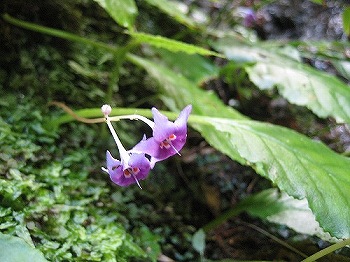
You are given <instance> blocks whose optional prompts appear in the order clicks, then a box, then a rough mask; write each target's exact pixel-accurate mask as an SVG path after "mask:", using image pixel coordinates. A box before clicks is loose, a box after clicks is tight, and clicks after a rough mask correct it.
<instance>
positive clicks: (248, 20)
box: [243, 8, 257, 27]
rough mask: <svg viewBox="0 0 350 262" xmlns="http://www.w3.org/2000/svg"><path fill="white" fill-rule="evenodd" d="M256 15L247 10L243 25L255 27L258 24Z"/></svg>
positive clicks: (252, 11)
mask: <svg viewBox="0 0 350 262" xmlns="http://www.w3.org/2000/svg"><path fill="white" fill-rule="evenodd" d="M256 20H257V17H256V14H255V12H254V10H252V9H250V8H247V9H246V10H245V12H244V19H243V25H244V26H245V27H254V26H255V24H256Z"/></svg>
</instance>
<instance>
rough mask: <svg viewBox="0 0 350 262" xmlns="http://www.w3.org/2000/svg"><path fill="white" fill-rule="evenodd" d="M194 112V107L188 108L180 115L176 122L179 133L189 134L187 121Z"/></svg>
mask: <svg viewBox="0 0 350 262" xmlns="http://www.w3.org/2000/svg"><path fill="white" fill-rule="evenodd" d="M191 111H192V105H188V106H186V107H185V108H184V109H183V110H182V111H181V112H180V114H179V117H178V118H177V119H176V120H175V122H174V124H175V126H176V130H177V131H178V132H179V133H184V132H185V133H187V120H188V116H189V115H190V113H191Z"/></svg>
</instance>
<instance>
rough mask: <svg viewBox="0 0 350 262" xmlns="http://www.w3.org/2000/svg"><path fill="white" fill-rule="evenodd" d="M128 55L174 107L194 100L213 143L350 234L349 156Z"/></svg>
mask: <svg viewBox="0 0 350 262" xmlns="http://www.w3.org/2000/svg"><path fill="white" fill-rule="evenodd" d="M129 59H130V60H131V61H132V62H134V63H135V64H137V65H139V66H142V67H143V68H144V69H145V70H147V72H148V73H149V74H150V75H151V76H152V77H154V78H155V79H157V80H158V81H159V82H160V88H161V89H162V93H164V95H165V96H166V99H165V100H164V101H165V103H166V104H167V105H168V107H169V108H171V109H172V110H174V111H179V110H180V109H182V108H183V107H184V106H185V105H187V104H192V106H193V115H191V117H190V124H191V126H192V127H193V128H195V129H196V130H198V131H199V132H200V133H201V134H202V136H203V137H204V138H205V139H206V140H207V141H208V143H210V144H211V145H212V146H213V147H214V148H216V149H218V150H220V151H221V152H223V153H225V154H226V155H228V156H229V157H231V158H232V159H234V160H237V161H239V162H240V163H242V164H246V165H250V166H252V167H253V168H254V169H255V170H256V171H257V172H258V173H259V174H261V175H262V176H264V177H267V178H269V179H270V180H271V181H273V182H274V183H275V184H276V185H277V186H278V187H279V188H280V189H281V190H283V191H284V192H286V193H287V194H288V195H290V196H293V197H294V198H298V199H304V198H306V199H307V200H308V203H309V206H310V208H311V210H312V211H313V213H314V214H315V216H316V220H317V221H318V222H319V223H320V225H321V227H322V228H323V229H324V230H325V231H327V232H329V233H330V234H331V235H332V236H335V237H337V238H349V237H350V198H349V197H348V193H349V192H350V176H349V166H350V160H349V159H348V158H346V157H343V156H341V155H339V154H336V153H335V152H333V151H332V150H330V149H329V148H328V147H326V146H325V145H324V144H322V143H320V142H316V141H313V140H311V139H309V138H308V137H306V136H304V135H301V134H299V133H297V132H295V131H292V130H290V129H287V128H284V127H279V126H275V125H271V124H267V123H260V122H256V121H252V120H244V117H243V116H242V115H240V114H239V113H238V112H236V111H235V110H233V109H232V108H229V107H226V106H225V105H224V104H223V103H222V102H221V101H220V100H219V99H218V98H217V97H216V96H215V95H214V94H213V93H210V92H207V91H203V90H201V89H199V88H197V87H196V86H195V85H194V84H193V83H192V82H190V81H188V80H186V79H185V78H184V77H183V76H178V75H176V74H175V73H173V72H172V71H171V70H169V69H167V68H166V67H164V66H159V65H157V64H156V63H153V62H151V61H149V60H146V59H141V58H138V57H135V56H132V57H129ZM195 114H197V116H195Z"/></svg>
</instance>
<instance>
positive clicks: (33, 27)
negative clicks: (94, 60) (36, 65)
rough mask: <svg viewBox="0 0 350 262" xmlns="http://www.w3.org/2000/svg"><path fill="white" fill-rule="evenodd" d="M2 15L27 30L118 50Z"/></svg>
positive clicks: (115, 48) (114, 50)
mask: <svg viewBox="0 0 350 262" xmlns="http://www.w3.org/2000/svg"><path fill="white" fill-rule="evenodd" d="M2 17H3V19H4V20H5V21H7V22H9V23H11V24H13V25H15V26H19V27H22V28H25V29H28V30H32V31H35V32H39V33H43V34H47V35H51V36H55V37H59V38H63V39H66V40H70V41H74V42H79V43H82V44H89V45H92V46H95V47H99V48H103V49H106V50H108V51H110V52H112V53H115V52H116V51H118V50H119V48H117V47H114V46H111V45H108V44H106V43H103V42H98V41H94V40H91V39H88V38H85V37H81V36H78V35H76V34H72V33H68V32H66V31H63V30H58V29H54V28H50V27H46V26H41V25H37V24H34V23H30V22H25V21H22V20H20V19H16V18H14V17H11V16H10V15H8V14H4V15H3V16H2Z"/></svg>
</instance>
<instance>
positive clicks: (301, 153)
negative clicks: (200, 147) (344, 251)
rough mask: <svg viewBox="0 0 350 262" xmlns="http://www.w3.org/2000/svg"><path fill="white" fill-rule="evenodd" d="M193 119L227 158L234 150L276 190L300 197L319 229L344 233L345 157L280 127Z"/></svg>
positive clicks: (347, 201) (348, 217) (349, 204)
mask: <svg viewBox="0 0 350 262" xmlns="http://www.w3.org/2000/svg"><path fill="white" fill-rule="evenodd" d="M197 121H198V122H199V121H202V122H203V124H192V126H193V127H194V128H195V129H197V130H198V131H199V132H200V133H201V134H202V135H203V136H204V138H205V139H206V140H207V141H208V142H209V143H210V144H211V145H212V146H213V147H215V148H216V149H218V150H220V151H221V152H223V153H225V154H227V155H229V156H230V157H231V158H233V159H236V154H232V151H233V150H235V151H237V152H238V154H239V155H240V157H242V158H243V159H245V162H242V163H243V164H247V165H250V166H252V167H253V168H254V169H255V170H256V171H257V172H258V173H259V174H261V175H262V176H265V177H267V178H268V179H270V180H271V181H272V182H274V183H275V184H276V185H277V186H278V187H279V188H280V189H281V190H282V191H284V192H286V193H287V194H288V195H290V196H293V197H295V198H298V199H303V198H306V199H307V200H308V203H309V206H310V208H311V210H312V211H313V213H314V214H315V216H316V220H317V221H318V222H319V223H320V225H321V227H322V228H323V229H324V230H325V231H327V232H329V233H330V234H331V235H332V236H335V237H337V238H349V237H350V198H349V197H348V192H350V176H349V166H350V160H349V159H348V158H345V157H343V156H341V155H338V154H336V153H335V152H333V151H332V150H330V149H329V148H328V147H326V146H325V145H324V144H322V143H320V142H316V141H313V140H310V139H309V138H307V137H306V136H303V135H301V134H299V133H297V132H294V131H292V130H290V129H287V128H284V127H279V126H274V125H271V124H267V123H260V122H256V121H251V120H230V119H226V118H210V117H203V118H201V119H198V120H197ZM208 130H211V132H210V133H209V132H208ZM213 130H215V132H214V131H213ZM213 141H214V143H213ZM236 160H238V161H240V159H236Z"/></svg>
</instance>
